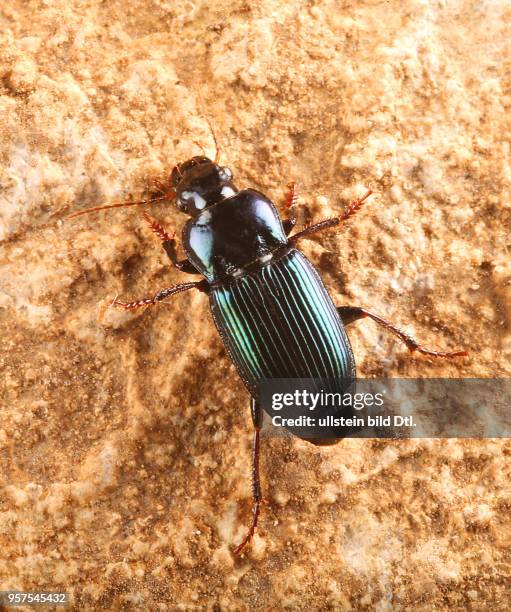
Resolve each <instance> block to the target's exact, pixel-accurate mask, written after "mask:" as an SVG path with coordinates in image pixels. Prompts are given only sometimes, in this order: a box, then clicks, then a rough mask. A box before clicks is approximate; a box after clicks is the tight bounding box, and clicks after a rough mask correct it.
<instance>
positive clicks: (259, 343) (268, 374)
mask: <svg viewBox="0 0 511 612" xmlns="http://www.w3.org/2000/svg"><path fill="white" fill-rule="evenodd" d="M209 295H210V306H211V312H212V315H213V319H214V321H215V324H216V326H217V329H218V331H219V333H220V335H221V337H222V340H223V342H224V344H225V346H226V348H227V351H228V352H229V355H230V357H231V359H232V361H233V363H234V364H235V366H236V369H237V370H238V373H239V375H240V377H241V378H242V380H243V381H244V383H245V385H246V386H247V388H248V390H249V391H250V393H251V395H252V396H253V397H258V393H259V382H260V380H261V379H262V378H343V379H348V378H354V377H355V361H354V358H353V353H352V350H351V346H350V343H349V340H348V336H347V335H346V332H345V330H344V327H343V324H342V322H341V319H340V317H339V314H338V313H337V310H336V308H335V306H334V304H333V302H332V300H331V298H330V296H329V295H328V293H327V291H326V289H325V287H324V285H323V283H322V281H321V279H320V278H319V276H318V274H317V272H316V271H315V270H314V268H313V267H312V265H311V264H310V263H309V261H308V260H307V259H306V257H305V256H304V255H303V254H302V253H301V252H300V251H297V250H296V249H290V250H288V251H287V252H285V253H284V254H283V255H281V256H280V257H278V258H276V259H274V260H272V261H270V262H268V263H266V264H264V265H260V266H259V267H258V269H257V270H254V271H253V272H251V273H248V274H245V275H243V276H240V277H239V278H236V279H233V280H231V281H230V282H229V283H222V284H220V285H217V286H214V287H212V288H211V290H210V293H209Z"/></svg>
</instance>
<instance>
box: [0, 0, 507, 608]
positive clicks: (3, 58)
mask: <svg viewBox="0 0 511 612" xmlns="http://www.w3.org/2000/svg"><path fill="white" fill-rule="evenodd" d="M5 4H6V5H7V6H4V7H2V9H0V24H1V28H0V121H1V130H0V183H1V186H2V190H1V192H0V240H2V242H1V243H0V262H1V264H0V265H1V267H0V370H1V380H0V397H1V410H2V412H1V414H2V422H1V430H0V459H1V462H2V467H1V471H0V474H1V479H2V493H1V507H0V548H1V550H2V553H1V554H0V587H1V588H23V589H32V590H35V589H39V588H40V589H50V588H55V589H58V588H62V589H66V590H69V591H70V592H71V593H72V595H73V597H74V600H75V606H76V609H81V610H87V609H90V610H93V609H94V610H96V609H136V610H166V609H169V610H174V609H183V610H190V609H204V608H211V609H212V608H214V606H215V605H216V606H217V608H218V609H229V610H232V609H242V610H245V609H250V610H265V609H268V610H270V609H296V610H311V609H336V610H349V609H353V610H360V609H375V610H380V611H383V610H410V609H417V610H419V609H420V610H432V609H438V610H443V609H456V610H458V609H459V610H465V609H469V608H471V607H474V609H475V608H477V609H488V608H489V607H491V608H492V609H506V608H508V606H509V600H510V597H511V593H510V592H509V577H510V558H509V549H510V548H509V547H510V544H511V541H510V519H509V516H510V513H509V509H510V505H511V497H510V493H509V482H510V450H511V446H510V444H509V443H508V441H506V440H436V441H433V440H409V441H401V442H397V441H382V440H375V441H372V440H346V441H344V442H342V443H340V444H338V445H336V446H334V447H328V448H326V447H325V448H318V447H314V446H311V445H308V444H307V443H306V442H303V441H300V440H290V439H271V440H265V441H264V442H263V455H262V481H263V488H264V492H265V496H266V497H267V499H268V500H269V502H270V503H269V506H266V507H264V508H263V511H262V515H261V522H260V530H259V532H258V535H257V537H256V539H255V541H254V544H253V546H252V548H251V549H248V550H247V553H246V555H245V557H243V558H241V559H235V558H233V557H232V554H231V552H230V551H231V549H232V547H233V545H235V544H237V543H238V542H239V541H240V540H241V538H242V537H243V535H244V533H245V529H246V526H247V524H248V521H249V518H250V479H249V474H250V453H249V440H250V435H251V433H250V415H249V411H248V396H247V394H246V392H245V390H244V388H243V386H242V384H241V382H240V381H239V380H238V379H237V377H236V375H235V372H234V369H233V367H232V365H231V364H230V363H229V361H228V360H227V358H226V356H225V353H224V351H223V348H222V345H221V342H220V340H219V338H218V336H217V334H216V331H215V329H214V326H213V324H212V322H211V320H210V315H209V313H208V302H207V298H206V297H205V296H204V295H200V294H196V295H195V294H191V293H190V294H182V295H178V296H176V297H175V298H174V299H173V300H172V301H170V302H168V303H165V304H161V305H160V306H159V307H158V308H155V309H152V310H148V311H146V312H143V313H137V314H124V313H113V312H112V311H108V312H107V313H106V314H105V318H104V322H103V324H100V323H98V321H97V317H98V313H99V312H100V310H101V305H102V304H103V305H105V304H106V303H107V302H106V300H107V299H111V298H113V297H114V296H115V295H116V294H119V296H120V297H122V298H139V297H144V296H145V295H147V294H151V293H152V292H154V291H155V290H156V289H159V288H161V287H163V286H168V285H171V284H174V283H176V282H179V280H189V279H190V277H187V276H186V275H183V274H179V273H178V272H177V271H175V270H172V269H170V268H169V267H168V265H167V261H166V256H165V254H164V253H163V252H162V251H161V249H159V247H158V244H157V243H156V241H155V240H154V237H152V236H151V233H150V231H149V230H148V229H147V228H146V227H145V225H144V224H143V222H142V220H141V216H140V211H139V210H137V209H121V210H117V211H112V212H108V213H107V212H103V213H99V214H96V215H91V216H88V217H83V218H79V219H76V220H72V221H69V220H66V219H65V216H66V214H67V213H70V212H71V211H75V210H79V209H82V208H86V207H88V206H93V205H95V204H100V203H104V202H112V201H118V200H122V199H124V198H127V197H139V196H141V195H142V194H143V193H144V190H145V187H146V180H147V179H149V178H154V177H158V178H160V180H165V178H166V177H167V176H168V173H169V171H170V170H171V168H172V165H173V164H174V163H175V162H177V161H183V160H184V159H186V158H188V157H190V156H191V155H194V154H197V153H198V152H199V150H200V149H199V148H198V147H197V145H196V144H194V142H195V141H199V142H201V143H203V144H204V146H205V147H206V150H207V151H208V152H210V153H211V154H212V151H213V143H212V139H211V134H210V132H209V129H208V124H207V121H206V115H207V117H209V119H210V120H211V122H212V124H213V125H214V128H215V130H216V133H217V135H218V138H219V141H220V144H221V148H222V160H223V162H225V163H228V164H229V165H230V166H231V167H232V168H233V170H234V173H235V177H236V179H237V183H238V185H240V186H242V187H245V186H254V187H256V188H258V189H260V190H262V191H264V192H265V193H267V194H268V195H270V196H271V197H273V198H274V199H275V200H276V201H282V197H283V194H284V190H285V186H286V184H287V182H288V181H289V180H296V181H298V183H299V188H300V197H301V202H302V203H303V204H306V208H305V211H304V217H305V220H306V221H312V220H319V219H321V218H323V217H324V216H327V215H331V214H335V213H337V212H339V211H341V210H342V208H343V206H345V205H346V204H347V203H348V202H349V201H350V199H351V198H353V197H355V196H356V195H358V194H360V193H363V192H364V190H366V189H367V188H368V187H371V188H373V189H374V190H375V191H377V192H378V196H377V197H375V198H373V199H372V201H371V202H370V203H369V204H368V205H367V206H366V207H365V208H364V209H363V210H362V211H361V212H360V213H359V214H358V215H357V217H356V218H355V219H354V220H353V222H351V224H350V225H349V226H348V227H347V228H346V229H345V230H344V231H342V232H338V233H330V234H328V235H327V234H325V235H322V236H318V237H317V238H315V239H314V240H311V241H309V242H304V243H303V249H304V252H305V253H306V254H308V255H309V256H310V257H311V259H312V260H313V261H314V262H315V263H316V264H317V265H318V268H319V269H320V270H321V272H322V276H323V278H324V280H325V282H326V284H327V286H328V287H329V289H330V290H331V292H332V295H333V296H334V298H335V300H336V302H337V303H339V304H344V303H345V304H353V305H362V306H366V307H370V308H371V309H373V310H375V311H376V312H379V313H381V314H383V315H385V316H387V317H388V318H389V319H390V320H392V321H394V322H396V323H397V324H399V325H402V326H403V327H404V328H406V329H408V330H410V331H411V332H413V333H414V334H415V335H416V336H417V338H419V339H420V340H421V341H423V342H424V343H425V344H428V345H432V346H437V347H446V348H453V349H454V348H461V347H463V348H468V349H469V350H470V356H469V358H467V359H463V360H458V361H449V362H438V361H436V362H434V361H431V360H428V359H425V358H421V357H413V358H412V357H411V356H410V355H409V354H408V353H407V352H406V350H405V349H404V348H403V346H401V345H399V344H397V343H396V342H395V340H394V339H393V338H390V337H388V336H387V335H386V334H385V333H383V332H382V331H381V330H380V329H378V328H376V327H375V325H374V324H373V323H371V322H367V323H366V322H363V323H359V324H356V325H355V326H354V327H353V328H352V329H350V337H351V339H352V342H353V347H354V350H355V353H356V356H357V361H358V366H359V372H360V374H361V375H365V376H382V375H383V376H403V377H413V376H424V377H435V376H447V377H449V376H453V377H454V376H473V377H475V376H484V377H487V376H494V375H497V376H510V375H511V367H510V357H511V347H510V343H511V333H510V325H511V323H510V321H511V313H510V303H511V302H510V288H509V279H510V274H511V272H510V268H509V253H510V251H509V249H510V247H511V243H510V221H511V219H510V216H511V204H510V203H511V197H510V196H511V188H510V178H511V158H510V155H509V140H510V137H511V125H510V117H511V108H510V106H511V96H510V94H509V65H510V64H509V62H510V57H511V54H510V42H509V36H508V35H506V28H509V21H510V19H511V15H510V13H509V8H508V7H507V3H506V2H504V1H500V0H497V1H494V2H492V3H476V5H477V6H476V5H474V4H473V3H470V2H467V1H466V0H455V1H454V2H449V3H445V2H433V1H426V0H412V1H410V2H403V3H396V2H394V3H390V4H389V3H381V2H372V1H369V0H367V1H363V2H355V3H350V2H344V3H339V2H334V1H332V0H319V1H318V2H316V3H314V6H313V7H310V8H308V6H307V4H303V3H302V4H300V5H299V6H298V5H296V4H293V3H288V2H284V1H282V0H267V1H262V2H259V1H254V2H245V1H244V0H230V1H229V2H227V1H224V0H219V1H218V2H213V3H212V2H205V1H204V0H197V1H196V2H193V3H192V2H181V3H175V2H169V1H167V0H154V1H153V2H147V1H146V0H123V1H122V2H121V1H120V0H112V1H111V2H100V1H99V0H88V1H86V2H77V1H76V0H71V1H66V2H65V1H64V0H51V1H50V0H33V1H29V2H26V1H24V0H11V1H10V2H8V3H5ZM151 213H152V214H153V215H154V216H156V217H158V218H159V219H161V220H162V221H164V222H165V224H166V225H167V226H168V227H169V228H176V229H179V228H180V227H181V226H182V224H183V222H184V218H183V216H182V215H181V214H180V213H178V212H177V210H175V209H174V208H173V207H172V206H170V205H167V204H158V205H154V206H152V209H151Z"/></svg>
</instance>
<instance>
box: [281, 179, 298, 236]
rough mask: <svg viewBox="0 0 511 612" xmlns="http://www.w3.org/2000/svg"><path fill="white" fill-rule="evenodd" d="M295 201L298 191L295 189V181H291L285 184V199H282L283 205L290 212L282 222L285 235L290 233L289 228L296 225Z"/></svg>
mask: <svg viewBox="0 0 511 612" xmlns="http://www.w3.org/2000/svg"><path fill="white" fill-rule="evenodd" d="M297 202H298V193H297V189H296V183H295V182H294V181H291V182H290V183H288V184H287V193H286V199H285V200H284V206H285V207H286V208H287V209H288V211H289V212H290V213H291V216H290V217H289V219H286V220H285V221H283V223H282V225H283V227H284V231H285V232H286V236H289V234H290V233H291V230H292V229H293V227H294V226H295V225H296V215H295V210H296V204H297Z"/></svg>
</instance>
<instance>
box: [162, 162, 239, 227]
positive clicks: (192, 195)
mask: <svg viewBox="0 0 511 612" xmlns="http://www.w3.org/2000/svg"><path fill="white" fill-rule="evenodd" d="M170 180H171V182H172V184H173V186H174V189H175V191H176V205H177V207H178V208H179V210H182V211H183V212H185V213H186V214H188V215H190V216H191V217H196V216H197V215H199V214H200V213H201V212H202V211H203V210H204V209H205V208H208V207H209V206H213V204H217V203H218V202H220V201H221V200H223V199H225V198H228V197H230V196H232V195H234V194H235V193H236V192H237V189H236V187H235V186H234V185H233V183H232V172H231V170H230V168H227V167H225V166H219V165H218V164H217V163H215V162H213V161H211V160H210V159H209V158H207V157H202V156H196V157H192V158H191V159H189V160H188V161H185V162H183V163H182V164H178V165H177V166H175V167H174V169H173V170H172V174H171V175H170Z"/></svg>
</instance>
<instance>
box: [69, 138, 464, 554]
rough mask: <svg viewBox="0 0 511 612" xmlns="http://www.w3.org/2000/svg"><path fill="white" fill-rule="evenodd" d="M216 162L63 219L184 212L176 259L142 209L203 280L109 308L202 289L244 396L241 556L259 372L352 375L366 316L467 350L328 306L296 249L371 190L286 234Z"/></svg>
mask: <svg viewBox="0 0 511 612" xmlns="http://www.w3.org/2000/svg"><path fill="white" fill-rule="evenodd" d="M213 137H214V134H213ZM215 144H217V143H216V138H215ZM218 162H219V148H218V145H217V147H216V156H215V160H214V161H212V160H210V159H209V158H207V157H205V156H195V157H192V158H191V159H189V160H188V161H186V162H184V163H181V164H178V165H177V166H175V167H174V169H173V170H172V173H171V176H170V185H165V184H162V183H159V182H156V181H155V184H156V186H157V188H158V189H159V190H160V192H161V193H162V195H160V196H158V197H155V198H151V199H148V200H141V201H138V202H131V201H129V202H121V203H118V204H110V205H106V206H98V207H94V208H90V209H87V210H83V211H78V212H76V213H73V214H72V215H70V217H77V216H79V215H82V214H85V213H89V212H92V211H97V210H103V209H107V208H117V207H123V206H134V205H138V204H149V203H153V202H156V201H160V200H171V199H174V198H175V201H176V204H177V207H178V209H179V210H181V211H183V212H184V213H186V214H187V215H188V216H189V217H190V219H189V220H188V221H187V223H186V224H185V226H184V228H183V233H182V244H183V247H184V250H185V252H186V255H187V259H185V260H182V261H179V260H178V257H177V253H176V240H175V237H174V234H169V233H167V232H166V231H165V230H164V228H163V227H162V226H161V225H160V224H159V223H158V222H157V221H156V220H155V219H153V218H152V217H150V216H149V215H148V214H147V213H144V218H145V219H146V221H147V222H148V223H149V225H150V227H151V229H152V230H153V232H154V233H155V234H156V235H157V236H158V237H159V238H160V240H161V241H162V245H163V248H164V249H165V251H166V253H167V255H168V256H169V258H170V260H171V262H172V264H173V265H174V266H175V267H176V268H177V269H178V270H180V271H182V272H186V273H188V274H200V275H202V276H203V277H204V278H203V279H202V280H200V281H198V282H193V283H182V284H179V285H175V286H173V287H168V288H166V289H162V290H161V291H158V293H156V294H155V295H154V296H153V297H148V298H145V299H142V300H137V301H134V302H121V301H119V300H118V299H117V298H116V299H115V300H114V301H113V302H112V305H114V306H116V307H118V308H122V309H124V310H135V309H137V308H142V307H145V306H151V305H154V304H157V303H158V302H161V301H162V300H165V299H167V298H169V297H171V296H172V295H175V294H176V293H180V292H182V291H188V290H189V289H198V290H199V291H203V292H204V293H207V294H208V295H209V301H210V308H211V314H212V316H213V320H214V322H215V324H216V327H217V330H218V332H219V334H220V336H221V338H222V341H223V343H224V345H225V348H226V349H227V352H228V354H229V356H230V358H231V360H232V362H233V363H234V365H235V367H236V370H237V371H238V374H239V375H240V377H241V379H242V380H243V382H244V383H245V386H246V387H247V389H248V391H249V392H250V395H251V406H250V408H251V413H252V420H253V423H254V440H253V451H252V483H253V487H252V488H253V515H252V522H251V525H250V527H249V529H248V532H247V534H246V536H245V538H244V539H243V541H242V542H241V543H240V544H239V545H238V546H237V547H236V548H235V549H234V551H233V552H234V554H239V553H240V552H241V551H242V550H243V548H244V547H245V546H246V545H247V544H248V543H249V542H250V540H251V539H252V537H253V535H254V533H255V530H256V528H257V522H258V518H259V510H260V505H261V502H262V496H261V486H260V480H259V448H260V446H259V436H260V429H261V424H262V416H263V413H262V410H261V406H260V403H259V401H258V393H259V382H260V380H261V379H263V378H323V379H335V378H342V379H354V378H355V359H354V356H353V352H352V349H351V346H350V342H349V340H348V336H347V334H346V331H345V326H346V325H348V324H350V323H352V322H353V321H357V320H358V319H362V318H364V317H369V318H371V319H373V321H376V323H378V324H379V325H381V326H383V327H384V328H385V329H387V330H388V331H390V332H391V333H393V334H394V335H396V336H397V337H398V338H399V339H400V340H402V341H403V342H404V343H405V344H406V346H407V347H408V349H409V350H410V351H418V352H420V353H423V354H425V355H432V356H433V357H458V356H465V355H467V354H468V353H467V352H466V351H452V352H448V351H436V350H431V349H428V348H425V347H424V346H422V345H420V344H419V343H418V342H417V341H416V340H414V339H413V338H412V337H411V336H409V335H408V334H407V333H405V332H403V331H401V330H400V329H398V328H397V327H395V326H394V325H392V324H391V323H389V322H388V321H386V320H385V319H382V318H381V317H380V316H378V315H376V314H374V313H371V312H369V311H367V310H366V309H364V308H360V307H356V306H339V307H336V306H335V305H334V303H333V302H332V299H331V297H330V296H329V294H328V292H327V290H326V288H325V286H324V284H323V282H322V281H321V279H320V277H319V275H318V273H317V272H316V270H315V269H314V267H313V266H312V265H311V263H310V262H309V261H308V260H307V259H306V258H305V256H304V255H303V254H302V253H301V251H299V250H298V249H297V248H296V243H297V242H298V241H299V240H301V239H302V238H305V237H307V236H310V235H311V234H314V233H315V232H318V231H321V230H324V229H328V228H331V227H335V226H339V225H341V224H342V223H343V222H344V221H346V220H347V219H349V218H350V217H351V216H352V215H354V214H355V213H356V212H357V211H358V210H359V209H360V207H361V206H362V205H363V203H364V202H365V201H366V199H367V198H368V197H369V196H370V195H371V192H370V191H369V192H367V193H366V195H365V196H364V197H362V198H360V199H358V200H355V201H354V202H353V203H352V204H350V205H349V206H348V207H347V208H346V210H345V211H344V212H343V213H342V214H341V215H340V216H339V217H334V218H331V219H327V220H325V221H322V222H320V223H317V224H315V225H311V226H310V227H307V228H306V229H304V230H302V231H299V232H297V233H295V234H293V235H290V234H291V231H292V230H293V228H294V226H295V224H296V218H295V217H294V215H293V214H292V213H291V215H290V217H289V218H288V219H286V220H284V221H283V220H281V218H280V216H279V214H278V212H277V209H276V207H275V205H274V204H273V203H272V202H271V200H269V199H268V198H267V197H266V196H265V195H263V194H262V193H260V192H259V191H256V190H255V189H243V190H241V191H239V190H238V189H237V188H236V187H235V185H234V184H233V182H232V172H231V170H230V169H229V168H227V167H222V166H220V165H219V164H218ZM295 203H296V189H295V185H294V183H290V185H289V191H288V194H287V197H286V206H287V208H288V209H289V210H290V211H293V208H294V205H295ZM309 441H310V442H313V443H327V444H329V443H330V444H331V443H335V442H337V440H326V441H325V440H323V441H321V442H320V441H315V440H312V439H311V440H309Z"/></svg>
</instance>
